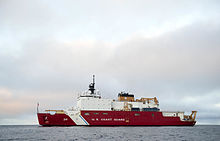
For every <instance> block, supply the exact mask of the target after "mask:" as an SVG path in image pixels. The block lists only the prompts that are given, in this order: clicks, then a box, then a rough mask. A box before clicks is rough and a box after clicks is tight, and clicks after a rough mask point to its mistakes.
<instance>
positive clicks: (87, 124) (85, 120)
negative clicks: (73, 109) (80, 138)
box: [79, 115, 89, 125]
mask: <svg viewBox="0 0 220 141" xmlns="http://www.w3.org/2000/svg"><path fill="white" fill-rule="evenodd" d="M79 117H80V118H81V119H82V120H83V121H84V122H85V124H86V125H89V123H88V122H87V121H86V120H85V119H84V118H83V117H82V116H81V115H79Z"/></svg>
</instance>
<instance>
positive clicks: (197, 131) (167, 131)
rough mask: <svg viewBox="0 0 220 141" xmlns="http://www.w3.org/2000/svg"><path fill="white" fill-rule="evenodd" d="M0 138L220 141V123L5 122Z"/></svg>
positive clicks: (0, 129) (20, 139)
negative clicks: (92, 124) (99, 124)
mask: <svg viewBox="0 0 220 141" xmlns="http://www.w3.org/2000/svg"><path fill="white" fill-rule="evenodd" d="M0 140H3V141H4V140H19V141H24V140H28V141H31V140H52V141H56V140H69V141H82V140H88V141H90V140H100V141H105V140H112V141H115V140H116V141H120V140H122V141H125V140H129V141H141V140H142V141H178V140H180V141H220V125H210V126H209V125H196V126H194V127H173V126H171V127H170V126H161V127H84V126H79V127H76V126H75V127H74V126H73V127H41V126H37V125H33V126H32V125H1V126H0Z"/></svg>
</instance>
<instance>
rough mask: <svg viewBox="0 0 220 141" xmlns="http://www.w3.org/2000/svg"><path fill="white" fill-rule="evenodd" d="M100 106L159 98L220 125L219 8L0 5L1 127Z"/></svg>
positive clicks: (193, 0)
mask: <svg viewBox="0 0 220 141" xmlns="http://www.w3.org/2000/svg"><path fill="white" fill-rule="evenodd" d="M93 74H95V75H96V88H97V89H99V91H100V92H101V94H102V97H103V98H112V99H117V94H118V93H119V92H121V91H126V92H130V93H132V94H134V95H135V97H136V98H141V97H157V98H158V100H159V103H160V109H161V110H164V111H185V112H186V114H190V112H191V111H193V110H196V111H198V114H197V123H198V124H218V125H220V1H218V0H200V1H197V0H180V1H176V0H152V1H150V0H138V1H130V0H104V1H103V0H94V1H90V0H81V1H74V0H64V1H58V0H38V1H33V0H20V1H16V0H0V124H1V125H4V124H25V125H26V124H38V121H37V116H36V106H37V102H39V103H40V110H41V111H43V110H44V109H67V108H70V107H72V106H75V104H76V98H77V95H78V94H79V93H80V92H82V91H85V90H86V89H87V88H88V84H89V83H90V82H91V81H92V75H93Z"/></svg>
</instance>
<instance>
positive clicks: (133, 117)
mask: <svg viewBox="0 0 220 141" xmlns="http://www.w3.org/2000/svg"><path fill="white" fill-rule="evenodd" d="M81 116H82V117H83V118H84V119H85V122H87V123H88V124H89V125H90V126H193V125H195V123H196V121H181V120H180V118H179V117H164V116H163V115H162V112H144V111H81ZM45 118H46V119H45ZM38 120H39V124H40V125H42V126H75V125H76V124H75V123H74V121H73V120H72V119H71V118H70V117H69V116H68V115H66V114H54V115H51V114H49V113H38Z"/></svg>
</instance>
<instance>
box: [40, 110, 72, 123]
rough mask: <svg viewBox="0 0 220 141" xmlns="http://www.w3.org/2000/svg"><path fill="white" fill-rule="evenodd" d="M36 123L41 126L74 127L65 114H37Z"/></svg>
mask: <svg viewBox="0 0 220 141" xmlns="http://www.w3.org/2000/svg"><path fill="white" fill-rule="evenodd" d="M37 116H38V121H39V124H40V125H42V126H74V125H76V124H75V123H74V122H73V120H72V119H71V118H70V117H69V116H68V115H66V114H54V115H51V114H49V113H38V114H37Z"/></svg>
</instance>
